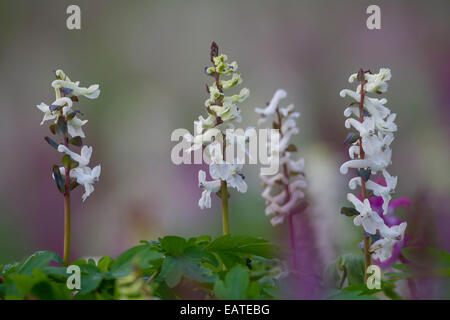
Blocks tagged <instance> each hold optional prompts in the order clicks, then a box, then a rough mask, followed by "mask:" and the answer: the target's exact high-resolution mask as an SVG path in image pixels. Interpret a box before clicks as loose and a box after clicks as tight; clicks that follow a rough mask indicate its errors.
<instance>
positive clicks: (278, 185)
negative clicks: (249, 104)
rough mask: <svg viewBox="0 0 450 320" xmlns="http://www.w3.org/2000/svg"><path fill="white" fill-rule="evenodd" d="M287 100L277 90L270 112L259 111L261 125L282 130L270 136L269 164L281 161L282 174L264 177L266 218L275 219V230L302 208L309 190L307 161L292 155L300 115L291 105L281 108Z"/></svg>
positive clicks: (269, 105)
mask: <svg viewBox="0 0 450 320" xmlns="http://www.w3.org/2000/svg"><path fill="white" fill-rule="evenodd" d="M286 97H287V93H286V91H284V90H281V89H280V90H277V92H275V94H274V96H273V97H272V100H271V101H270V103H269V104H268V106H267V107H266V108H255V111H256V113H258V114H259V115H260V116H261V119H260V120H259V121H258V124H264V123H267V122H269V123H273V124H274V125H273V126H274V129H278V132H277V136H272V135H268V146H267V150H268V151H269V160H270V161H278V162H279V164H280V166H281V170H280V172H278V173H277V174H275V175H272V176H267V175H261V179H262V181H263V183H264V191H263V193H262V197H263V198H264V199H265V200H266V211H265V212H266V215H268V216H272V218H271V220H270V222H271V223H272V225H273V226H275V225H278V224H281V223H283V221H284V218H285V217H287V216H288V215H289V214H290V213H291V212H292V210H293V209H294V208H295V207H296V206H298V205H299V203H300V201H301V200H302V199H303V198H304V196H305V195H304V193H303V191H302V189H304V188H306V181H305V179H304V174H303V168H304V165H305V161H304V159H303V158H300V159H298V160H293V159H292V155H293V154H294V153H295V152H296V151H297V148H296V147H295V145H294V144H291V143H290V139H291V137H292V135H295V134H297V133H298V132H299V129H298V128H297V123H296V119H297V118H299V117H300V113H299V112H295V111H294V105H293V104H291V105H289V106H287V107H285V108H280V107H279V103H280V100H281V99H284V98H286Z"/></svg>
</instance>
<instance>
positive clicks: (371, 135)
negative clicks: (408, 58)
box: [340, 68, 406, 261]
mask: <svg viewBox="0 0 450 320" xmlns="http://www.w3.org/2000/svg"><path fill="white" fill-rule="evenodd" d="M359 76H360V77H364V80H365V82H364V86H363V89H364V90H363V91H364V99H363V106H362V108H363V112H364V114H363V115H362V116H361V115H360V110H359V108H358V107H355V106H349V107H347V108H346V109H345V111H344V116H346V117H349V118H348V119H346V121H345V127H346V128H351V127H353V128H354V129H355V130H356V131H357V132H358V134H359V139H357V140H356V141H355V142H354V143H352V145H350V147H349V156H350V158H351V160H349V161H347V162H345V163H344V164H342V165H341V167H340V172H341V173H342V174H346V173H347V172H348V169H349V168H355V169H369V170H370V172H371V173H372V174H376V173H377V172H379V171H381V172H382V173H383V176H384V180H385V182H386V186H383V185H380V184H378V183H375V182H374V181H372V180H369V179H368V178H366V180H365V181H364V185H365V188H366V189H367V190H371V191H373V194H374V195H375V196H378V197H381V198H382V199H383V205H382V209H383V214H386V213H387V212H388V207H389V201H390V200H391V197H392V194H393V193H394V190H395V187H396V186H397V177H393V176H391V175H390V174H389V172H388V171H387V170H386V167H387V166H389V165H390V164H391V157H392V150H391V148H390V145H391V143H392V141H393V140H394V134H393V133H394V132H395V131H397V125H396V124H395V122H394V121H395V118H396V114H395V113H391V111H390V110H389V108H387V107H386V106H385V104H386V103H387V100H386V99H384V98H382V99H377V98H372V97H368V96H366V95H365V94H367V93H384V92H386V91H387V88H388V84H387V81H389V80H390V79H391V71H390V69H388V68H381V69H380V71H379V73H377V74H371V73H369V72H362V71H361V73H360V75H359ZM357 79H358V74H356V73H355V74H352V75H351V76H350V78H349V82H350V83H352V82H354V81H355V80H357ZM358 81H359V82H361V81H362V80H361V79H358ZM340 95H341V97H346V96H348V97H350V98H352V99H353V100H354V101H355V102H356V103H358V104H360V103H361V99H362V98H361V97H362V94H361V84H359V85H358V87H357V89H356V91H352V90H348V89H344V90H342V91H341V92H340ZM352 116H356V117H357V118H358V119H355V118H351V117H352ZM361 121H362V122H361ZM360 143H361V144H362V145H360ZM361 148H362V150H363V151H364V153H363V155H364V157H363V158H361V152H360V149H361ZM362 184H363V180H362V176H361V177H359V176H358V177H354V178H352V179H351V180H350V181H349V184H348V185H349V188H350V189H352V190H354V189H356V187H357V186H361V185H362ZM364 196H365V195H364ZM347 199H348V200H349V201H350V202H351V203H352V204H353V206H354V207H355V209H356V211H357V212H358V213H359V214H358V215H357V216H356V217H355V218H354V220H353V222H354V224H355V225H357V226H359V225H362V226H363V229H364V231H365V232H367V233H368V234H372V235H375V234H377V233H378V234H379V235H380V237H381V238H380V239H379V240H377V241H376V242H374V243H373V244H372V245H371V246H370V252H372V254H373V257H374V258H376V259H379V260H381V261H385V260H386V259H388V258H389V257H390V256H391V254H392V248H393V246H394V245H395V243H396V242H397V241H400V240H402V239H403V236H404V232H405V229H406V222H404V223H402V224H400V225H397V226H393V227H388V226H387V225H386V224H385V223H384V220H383V219H382V218H381V217H380V216H379V215H378V213H376V212H375V211H373V210H372V208H371V206H370V202H369V200H368V199H364V201H361V200H359V199H358V198H357V197H356V196H354V195H353V194H351V193H349V194H348V195H347Z"/></svg>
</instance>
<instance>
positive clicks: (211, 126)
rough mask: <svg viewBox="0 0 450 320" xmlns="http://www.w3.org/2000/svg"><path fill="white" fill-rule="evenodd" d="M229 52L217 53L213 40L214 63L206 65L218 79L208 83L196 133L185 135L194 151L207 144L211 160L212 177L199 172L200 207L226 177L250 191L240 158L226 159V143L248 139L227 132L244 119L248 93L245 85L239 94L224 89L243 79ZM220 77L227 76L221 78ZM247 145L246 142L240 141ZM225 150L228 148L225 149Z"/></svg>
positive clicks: (206, 204) (230, 184)
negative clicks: (208, 178) (205, 113)
mask: <svg viewBox="0 0 450 320" xmlns="http://www.w3.org/2000/svg"><path fill="white" fill-rule="evenodd" d="M227 60H228V59H227V56H226V55H224V54H220V55H219V54H218V48H217V46H216V45H215V43H213V45H212V49H211V61H212V63H213V66H211V67H208V68H206V70H205V71H206V73H207V74H208V75H210V76H211V77H213V78H214V79H215V81H214V83H213V84H212V85H211V86H209V87H207V90H208V93H209V98H208V99H207V100H206V101H205V106H206V110H207V111H208V116H207V117H206V118H203V117H202V116H200V117H199V118H198V121H194V135H193V136H192V135H190V134H187V135H185V139H186V140H187V141H188V142H190V143H192V146H191V147H190V148H189V149H188V150H187V151H195V150H198V149H202V148H203V146H205V152H204V153H205V156H206V157H207V160H208V161H209V174H210V176H211V178H212V179H213V180H212V181H206V173H205V172H204V171H202V170H200V171H199V173H198V183H199V187H200V188H202V189H203V193H202V196H201V198H200V200H199V201H198V205H199V207H200V208H201V209H204V208H210V207H211V193H216V192H219V190H220V189H221V181H226V183H227V187H232V188H235V189H236V190H238V191H239V192H242V193H244V192H246V191H247V184H246V183H245V181H244V177H243V174H242V173H241V170H242V167H243V165H242V164H241V163H242V162H241V161H238V160H237V158H234V159H224V156H225V155H226V154H227V152H226V151H225V150H226V148H227V145H230V146H231V145H233V147H234V146H235V145H236V144H242V143H243V144H245V143H246V141H245V139H244V141H242V140H241V139H236V137H235V135H232V134H230V133H228V134H227V132H226V131H227V129H234V128H235V124H236V123H239V122H241V120H242V118H241V112H240V110H239V108H238V106H237V104H238V103H241V102H243V101H244V100H245V99H247V97H248V96H249V90H248V89H247V88H244V89H242V90H241V91H240V92H239V94H235V95H231V96H226V95H225V94H224V92H223V90H225V89H230V88H233V87H234V86H236V85H238V84H240V83H241V82H242V79H241V76H240V75H239V74H238V73H237V68H238V66H237V63H236V61H233V62H231V63H228V62H227ZM220 77H228V79H221V78H220ZM238 147H241V148H244V150H245V145H238ZM224 151H225V152H224Z"/></svg>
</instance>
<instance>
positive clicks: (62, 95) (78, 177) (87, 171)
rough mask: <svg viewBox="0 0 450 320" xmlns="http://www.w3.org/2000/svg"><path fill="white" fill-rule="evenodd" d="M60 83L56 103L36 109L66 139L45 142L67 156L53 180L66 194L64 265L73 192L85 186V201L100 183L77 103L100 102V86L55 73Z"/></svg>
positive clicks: (55, 169)
mask: <svg viewBox="0 0 450 320" xmlns="http://www.w3.org/2000/svg"><path fill="white" fill-rule="evenodd" d="M55 76H56V80H55V81H53V82H52V84H51V85H52V87H53V88H54V90H55V101H54V102H53V103H52V104H51V105H50V106H49V105H47V104H45V103H41V104H39V105H37V106H36V107H37V108H38V109H39V110H40V111H42V112H43V113H44V118H43V119H42V122H41V125H43V124H44V123H45V122H46V121H52V124H51V125H50V127H49V128H50V131H51V133H52V134H54V135H58V136H60V137H61V138H62V142H61V143H57V142H55V141H54V140H53V139H52V138H50V137H45V140H46V141H47V142H48V143H49V144H50V145H51V146H52V147H53V148H55V149H56V150H57V151H58V152H61V153H64V154H65V155H64V156H63V158H62V166H58V165H56V164H55V165H54V166H53V170H52V177H53V179H54V180H55V182H56V186H57V187H58V190H59V191H60V192H61V193H62V194H63V195H64V218H65V227H64V255H63V263H64V265H66V266H67V265H68V264H69V260H70V191H72V190H73V189H75V188H76V187H78V186H79V185H82V186H83V187H84V190H85V192H84V194H83V196H82V199H83V201H85V200H86V199H87V197H89V195H90V194H91V193H92V192H93V191H94V186H93V185H94V183H95V182H97V181H98V180H99V177H100V172H101V166H100V165H98V166H96V167H94V168H90V167H89V166H88V165H89V162H90V159H91V155H92V147H88V146H86V145H83V140H82V139H83V138H85V137H86V136H85V134H84V131H83V128H82V127H83V126H84V125H85V124H86V123H87V122H88V120H81V118H80V115H81V112H80V111H79V110H74V103H75V102H78V98H79V97H81V96H84V97H86V98H88V99H96V98H98V96H99V95H100V89H99V85H98V84H93V85H91V86H89V87H88V88H84V87H80V83H79V81H76V82H73V81H71V80H70V78H69V77H68V76H67V75H66V74H65V73H64V72H63V71H62V70H57V71H55ZM70 146H75V147H81V151H80V154H78V153H76V152H74V151H72V150H71V149H70Z"/></svg>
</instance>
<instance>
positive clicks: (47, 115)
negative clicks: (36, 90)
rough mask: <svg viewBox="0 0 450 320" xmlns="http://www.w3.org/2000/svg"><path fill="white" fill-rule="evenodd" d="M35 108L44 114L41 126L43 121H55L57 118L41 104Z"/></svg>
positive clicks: (46, 106) (48, 108) (47, 107)
mask: <svg viewBox="0 0 450 320" xmlns="http://www.w3.org/2000/svg"><path fill="white" fill-rule="evenodd" d="M36 108H38V109H39V110H41V111H42V112H43V113H44V118H43V119H42V121H41V126H42V125H43V124H44V122H45V121H48V120H55V119H56V118H57V117H58V116H57V115H56V114H54V113H53V112H52V111H51V110H50V107H49V106H48V105H46V104H45V103H43V102H42V103H41V104H38V105H36Z"/></svg>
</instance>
